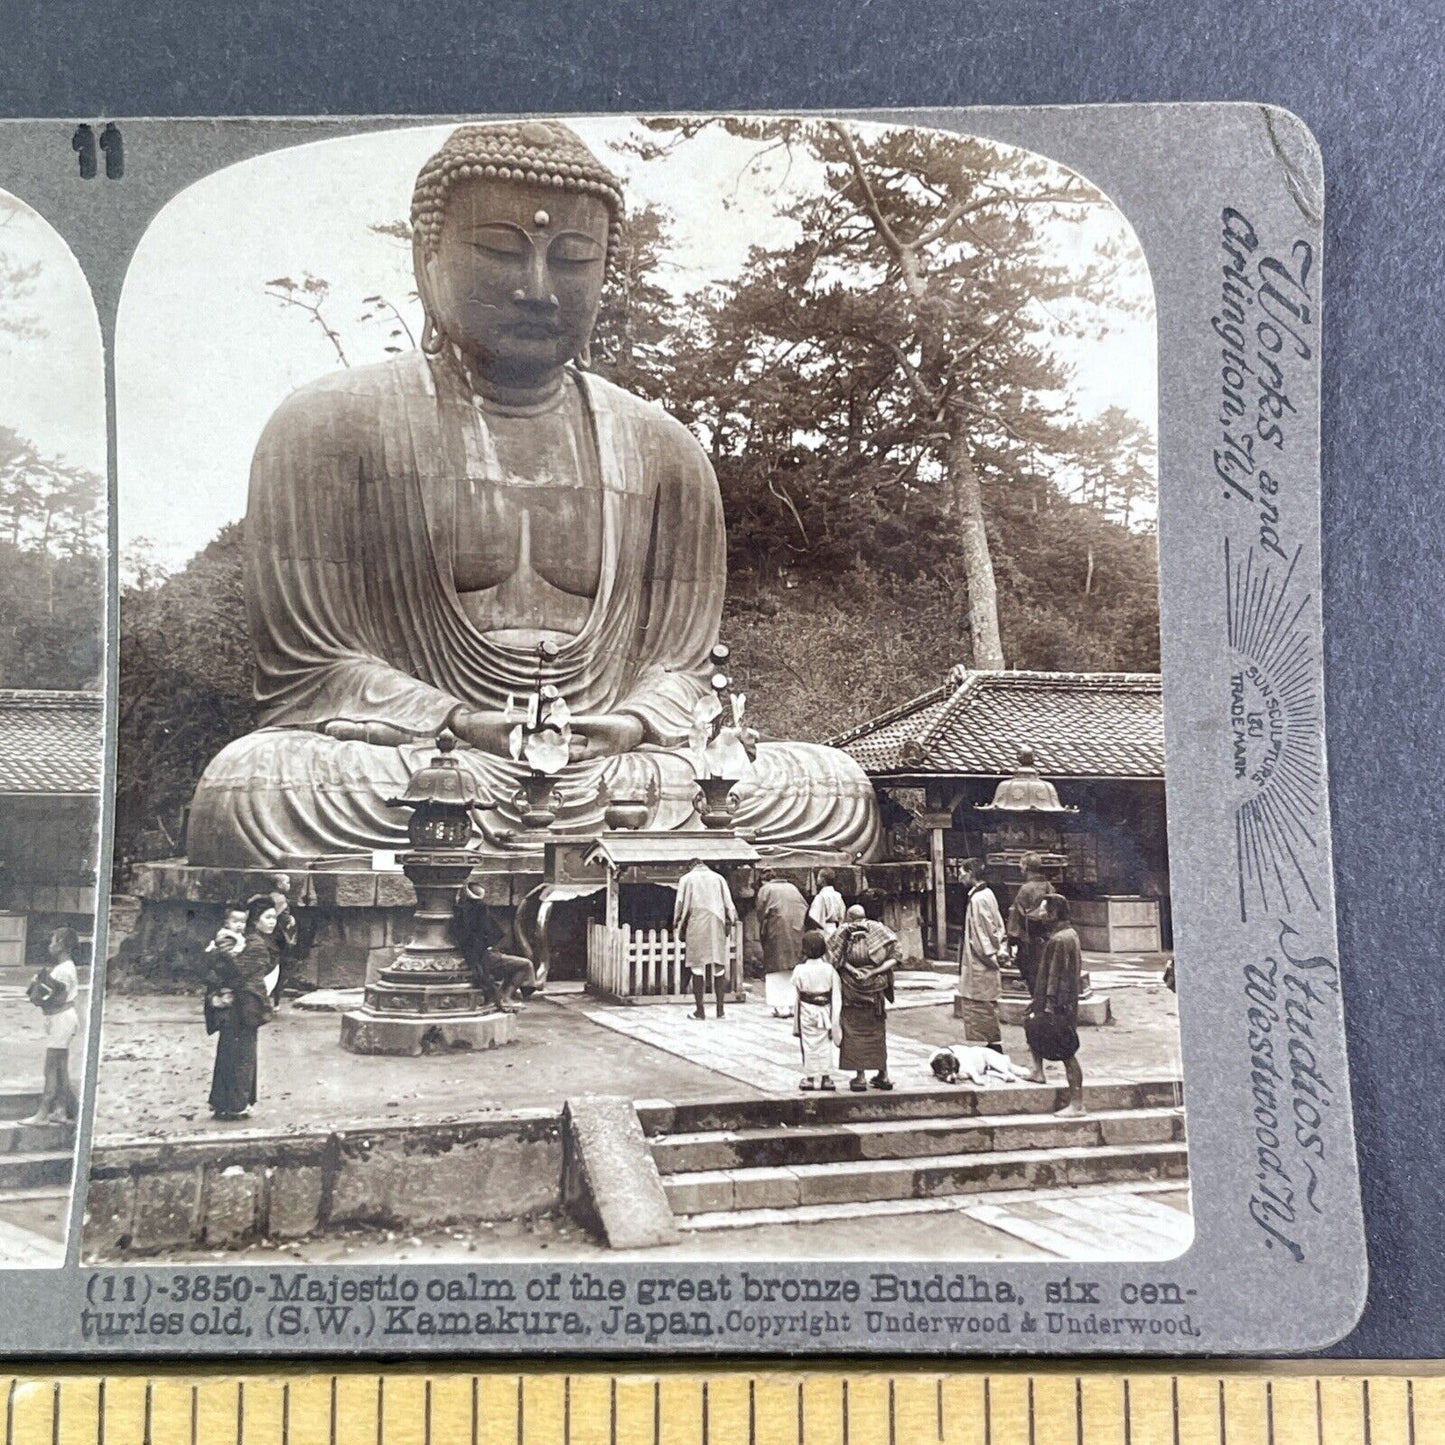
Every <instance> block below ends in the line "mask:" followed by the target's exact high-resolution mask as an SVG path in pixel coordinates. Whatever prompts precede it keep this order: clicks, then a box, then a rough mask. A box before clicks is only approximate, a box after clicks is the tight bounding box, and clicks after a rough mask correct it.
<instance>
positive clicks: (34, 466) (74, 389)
mask: <svg viewBox="0 0 1445 1445" xmlns="http://www.w3.org/2000/svg"><path fill="white" fill-rule="evenodd" d="M0 377H3V379H4V384H3V386H0V1269H22V1268H28V1267H39V1268H45V1267H50V1268H54V1267H58V1266H59V1265H61V1264H62V1263H63V1262H64V1256H65V1236H66V1229H67V1224H68V1220H69V1216H70V1205H71V1194H72V1187H73V1184H74V1177H75V1154H76V1128H77V1122H78V1115H79V1108H80V1104H79V1096H80V1093H81V1092H82V1083H83V1080H84V1077H85V1042H86V1035H87V1032H88V1029H87V1023H86V1020H87V1018H88V1015H89V1008H90V972H91V945H92V941H93V938H94V932H95V917H96V874H97V864H98V859H99V848H100V838H99V822H100V787H101V763H102V751H103V748H102V744H103V728H104V716H103V706H102V686H103V682H104V676H105V558H106V552H105V547H106V514H105V480H104V478H105V466H106V433H105V373H104V363H103V360H102V354H101V340H100V327H99V324H98V323H97V320H96V315H95V308H94V306H93V304H92V302H91V295H90V288H89V286H88V285H87V284H86V281H85V277H84V276H83V274H82V273H81V270H80V267H79V265H78V264H77V263H76V261H75V258H74V257H73V256H72V255H71V253H70V250H69V248H68V247H67V246H66V244H65V242H64V241H63V240H62V239H61V238H60V237H59V236H58V235H57V234H56V232H55V231H54V230H53V229H52V228H51V227H50V226H49V225H48V224H47V223H46V222H45V221H44V220H43V219H42V218H41V217H40V216H39V215H37V214H36V213H35V212H34V211H33V210H31V209H30V208H29V207H28V206H27V205H25V204H24V203H23V202H22V201H20V200H18V199H17V198H16V197H14V196H12V195H10V194H8V193H7V192H4V191H0Z"/></svg>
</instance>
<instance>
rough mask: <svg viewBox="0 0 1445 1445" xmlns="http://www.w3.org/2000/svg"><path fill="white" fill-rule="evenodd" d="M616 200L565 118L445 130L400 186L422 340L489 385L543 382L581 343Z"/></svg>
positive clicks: (593, 307) (594, 303)
mask: <svg viewBox="0 0 1445 1445" xmlns="http://www.w3.org/2000/svg"><path fill="white" fill-rule="evenodd" d="M622 211H623V201H622V183H621V181H619V180H618V178H617V177H616V176H615V175H613V173H612V172H611V171H609V170H608V169H607V168H606V167H605V166H604V165H603V164H602V163H601V161H599V160H598V159H597V157H596V156H594V155H593V154H592V152H591V151H590V150H588V149H587V147H586V146H585V145H583V144H582V142H581V141H580V140H579V139H578V138H577V136H576V135H575V134H574V133H573V132H572V131H571V130H569V129H568V128H567V127H566V126H565V125H561V124H559V123H558V122H556V121H544V120H532V121H508V122H505V123H502V124H497V125H470V126H463V127H462V128H461V129H460V130H457V131H454V132H453V133H452V134H451V135H450V136H449V137H448V138H447V140H446V143H445V144H444V145H443V146H442V148H441V149H440V150H439V151H438V152H437V153H436V154H435V155H434V156H432V158H431V159H430V160H429V161H428V162H427V163H426V165H424V166H423V167H422V169H421V173H420V175H419V176H418V177H417V183H416V190H415V192H414V193H413V196H412V207H411V219H412V233H413V249H414V258H415V264H416V279H417V289H418V291H419V293H420V295H421V299H422V305H423V307H424V308H425V310H426V318H427V327H426V334H425V337H424V339H423V343H422V344H423V347H424V348H425V349H426V350H428V351H432V352H438V351H440V350H442V349H443V348H444V347H445V346H446V345H447V344H448V343H450V344H451V345H452V346H454V347H456V348H457V350H458V351H459V352H460V353H461V354H462V356H463V357H464V358H465V360H466V361H467V362H468V364H469V365H470V366H472V367H473V368H474V369H475V370H476V371H477V372H478V373H479V374H480V375H481V376H482V377H483V378H484V379H486V380H489V381H492V382H494V383H495V384H497V385H499V386H504V387H535V386H539V385H544V384H546V383H547V382H548V381H549V380H551V379H552V378H553V377H554V376H556V375H557V374H559V373H560V371H561V368H562V367H563V365H565V363H566V362H568V361H570V360H571V359H572V358H574V357H576V356H579V355H581V354H582V353H583V352H584V351H585V348H586V346H587V342H588V340H589V339H590V337H591V335H592V327H593V324H594V322H595V321H596V319H597V307H598V304H599V303H600V301H601V299H602V283H603V280H604V278H605V276H606V274H607V269H608V267H609V265H610V264H612V263H613V262H614V260H615V258H616V256H617V254H618V252H619V250H620V245H621V233H622Z"/></svg>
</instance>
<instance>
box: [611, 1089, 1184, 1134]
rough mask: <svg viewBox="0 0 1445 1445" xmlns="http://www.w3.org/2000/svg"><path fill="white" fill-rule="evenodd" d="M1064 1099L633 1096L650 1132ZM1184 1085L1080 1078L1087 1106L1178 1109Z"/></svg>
mask: <svg viewBox="0 0 1445 1445" xmlns="http://www.w3.org/2000/svg"><path fill="white" fill-rule="evenodd" d="M1067 1101H1068V1094H1067V1091H1066V1090H1065V1089H1064V1088H1062V1087H1057V1088H1056V1087H1055V1086H1054V1085H1052V1084H1005V1085H1002V1086H1000V1087H998V1088H987V1089H980V1088H973V1087H969V1086H960V1085H951V1086H950V1085H946V1084H940V1085H939V1086H938V1087H937V1088H928V1089H908V1090H904V1089H899V1090H895V1091H894V1092H893V1093H883V1092H881V1091H879V1090H874V1089H870V1090H869V1091H868V1092H867V1093H866V1094H855V1093H853V1092H852V1091H851V1090H849V1088H848V1087H847V1084H846V1082H844V1083H843V1084H842V1085H841V1087H840V1088H839V1089H838V1090H837V1092H836V1093H826V1094H825V1093H816V1094H813V1093H810V1094H804V1093H799V1094H796V1095H789V1096H787V1097H770V1098H759V1099H738V1098H732V1099H719V1100H715V1101H702V1102H696V1103H687V1104H673V1103H669V1102H667V1101H666V1100H648V1099H644V1100H640V1101H639V1102H638V1105H637V1114H638V1117H639V1118H640V1119H641V1120H642V1129H643V1132H644V1133H645V1134H646V1135H647V1136H648V1137H649V1138H659V1137H661V1136H663V1135H671V1134H697V1133H704V1132H708V1131H716V1130H740V1129H776V1128H796V1127H799V1126H801V1125H805V1124H844V1123H862V1122H864V1121H866V1120H870V1119H955V1120H956V1119H960V1118H969V1117H977V1116H980V1115H985V1114H987V1115H1002V1114H1052V1113H1053V1112H1054V1110H1055V1109H1058V1108H1060V1107H1061V1106H1062V1105H1063V1104H1065V1103H1066V1102H1067ZM1182 1102H1183V1086H1182V1085H1181V1084H1180V1082H1179V1081H1178V1080H1177V1079H1147V1080H1140V1081H1130V1082H1117V1083H1100V1084H1086V1085H1085V1087H1084V1103H1085V1105H1086V1106H1087V1107H1088V1108H1089V1109H1090V1111H1092V1112H1104V1111H1109V1110H1119V1109H1159V1108H1177V1107H1179V1106H1180V1104H1181V1103H1182Z"/></svg>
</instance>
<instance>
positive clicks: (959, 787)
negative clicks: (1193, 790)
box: [832, 667, 1172, 958]
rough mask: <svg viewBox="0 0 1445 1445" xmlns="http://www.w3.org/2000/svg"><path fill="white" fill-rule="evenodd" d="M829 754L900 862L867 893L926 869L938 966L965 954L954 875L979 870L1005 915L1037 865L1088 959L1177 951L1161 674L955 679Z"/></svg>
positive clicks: (928, 937)
mask: <svg viewBox="0 0 1445 1445" xmlns="http://www.w3.org/2000/svg"><path fill="white" fill-rule="evenodd" d="M832 741H833V744H834V746H836V747H839V748H841V749H842V750H843V751H844V752H847V753H849V754H850V755H851V756H852V757H854V758H855V759H856V760H857V761H858V762H859V763H860V764H861V765H862V767H863V768H864V770H865V771H866V772H867V774H868V776H869V778H870V779H871V781H872V783H873V785H874V787H875V789H876V790H877V792H878V796H879V802H880V805H881V807H882V812H883V822H884V826H885V828H887V830H888V856H889V857H890V858H891V859H893V860H896V863H895V864H894V865H889V864H884V865H881V866H878V865H875V866H872V867H870V868H869V870H868V872H869V877H870V880H872V879H873V878H874V877H875V875H876V876H877V877H878V879H879V881H880V882H882V881H883V880H884V876H885V875H886V873H887V872H888V871H889V869H890V866H902V867H906V866H907V865H906V863H904V862H903V860H907V859H910V858H925V859H926V860H927V864H928V868H927V885H926V886H927V892H926V895H925V896H924V897H923V898H922V899H921V900H920V901H921V908H920V915H921V916H920V924H921V933H922V945H923V950H924V951H925V952H926V953H927V954H928V955H929V956H930V957H935V958H937V957H952V956H953V955H954V953H955V952H956V950H957V946H958V929H959V927H960V925H961V923H962V920H963V910H964V903H965V893H964V888H963V885H962V884H961V883H960V882H959V881H958V880H957V876H956V875H957V866H956V865H957V861H958V860H961V859H963V858H968V857H976V858H982V859H983V860H984V862H985V864H986V866H987V870H988V875H989V879H990V882H992V883H993V884H994V886H995V888H996V890H997V891H998V892H999V895H1000V901H1001V902H1002V903H1003V904H1004V906H1005V907H1006V906H1007V903H1008V900H1009V899H1010V898H1011V897H1012V894H1013V892H1014V890H1015V888H1016V887H1017V885H1018V883H1019V882H1020V881H1021V879H1022V873H1021V870H1020V867H1019V864H1020V860H1021V859H1022V857H1023V855H1024V854H1025V853H1028V852H1035V853H1039V854H1041V855H1042V856H1043V858H1044V862H1045V871H1046V872H1048V873H1049V875H1050V876H1051V877H1053V878H1054V880H1055V882H1056V883H1057V885H1058V887H1059V888H1060V889H1061V890H1062V891H1063V892H1064V893H1066V894H1067V895H1068V897H1069V898H1070V899H1071V900H1073V902H1074V909H1073V912H1074V918H1075V921H1076V923H1077V924H1078V925H1079V932H1080V936H1081V939H1082V941H1083V944H1084V947H1085V948H1086V949H1088V950H1090V951H1093V952H1099V953H1153V952H1158V951H1160V950H1165V949H1168V948H1169V947H1170V946H1171V943H1172V937H1171V920H1170V910H1169V845H1168V835H1167V830H1166V826H1165V807H1164V704H1163V694H1162V689H1161V685H1160V678H1159V675H1158V674H1157V673H1072V672H1068V673H1066V672H983V671H975V670H972V669H969V668H965V667H955V668H954V669H953V670H952V671H951V672H950V674H949V676H948V679H947V680H946V681H945V682H944V683H943V684H942V685H941V686H939V687H936V688H934V689H933V690H932V691H930V692H926V693H924V694H923V695H922V696H921V697H916V698H914V699H912V701H910V702H907V703H904V704H902V705H901V706H900V707H897V708H894V709H893V710H892V711H890V712H887V713H884V714H883V715H882V716H880V717H877V718H874V719H872V720H871V721H869V722H866V723H864V724H862V725H861V726H860V727H856V728H853V729H852V730H851V731H849V732H847V733H844V734H842V735H841V736H839V737H837V738H834V739H833V740H832ZM885 886H886V885H885Z"/></svg>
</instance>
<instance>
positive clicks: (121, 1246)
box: [84, 1174, 136, 1259]
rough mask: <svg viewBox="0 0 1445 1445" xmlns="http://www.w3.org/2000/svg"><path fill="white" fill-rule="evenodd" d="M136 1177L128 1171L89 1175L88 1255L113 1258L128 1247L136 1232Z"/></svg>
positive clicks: (87, 1211) (87, 1198)
mask: <svg viewBox="0 0 1445 1445" xmlns="http://www.w3.org/2000/svg"><path fill="white" fill-rule="evenodd" d="M135 1198H136V1184H135V1180H134V1179H133V1178H131V1176H130V1175H129V1174H120V1175H116V1176H113V1177H108V1178H99V1179H96V1178H92V1179H91V1181H90V1186H89V1188H88V1189H87V1191H86V1195H85V1230H84V1237H85V1250H86V1256H87V1258H90V1257H93V1256H98V1257H99V1258H101V1259H114V1258H116V1257H117V1256H118V1255H123V1254H125V1252H126V1251H127V1250H129V1249H130V1247H131V1243H132V1240H133V1238H134V1233H135Z"/></svg>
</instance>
